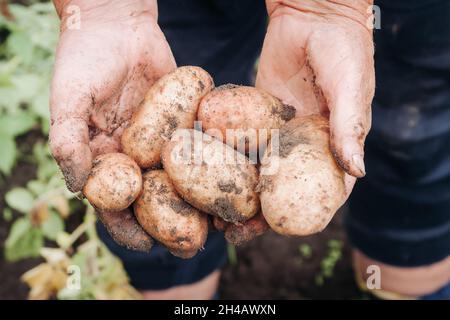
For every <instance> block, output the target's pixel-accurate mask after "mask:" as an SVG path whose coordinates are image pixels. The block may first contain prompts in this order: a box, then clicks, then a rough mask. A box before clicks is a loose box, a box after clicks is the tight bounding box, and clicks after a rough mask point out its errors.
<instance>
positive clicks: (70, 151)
mask: <svg viewBox="0 0 450 320" xmlns="http://www.w3.org/2000/svg"><path fill="white" fill-rule="evenodd" d="M68 71H69V70H67V67H64V66H61V68H59V69H58V65H57V66H56V68H55V74H54V77H53V83H52V93H51V100H50V110H51V124H50V133H49V136H50V148H51V150H52V154H53V156H54V158H55V160H56V161H57V162H58V165H59V166H60V168H61V171H62V172H63V174H64V178H65V180H66V184H67V187H68V188H69V190H70V191H72V192H78V191H80V190H81V189H82V188H83V186H84V184H85V182H86V179H87V177H88V175H89V173H90V171H91V163H92V155H91V150H90V148H89V129H88V119H89V111H88V110H89V108H90V107H91V105H92V99H91V97H90V95H89V93H88V91H87V89H85V88H84V86H81V85H79V86H77V85H76V83H77V79H74V78H73V77H71V76H70V72H68Z"/></svg>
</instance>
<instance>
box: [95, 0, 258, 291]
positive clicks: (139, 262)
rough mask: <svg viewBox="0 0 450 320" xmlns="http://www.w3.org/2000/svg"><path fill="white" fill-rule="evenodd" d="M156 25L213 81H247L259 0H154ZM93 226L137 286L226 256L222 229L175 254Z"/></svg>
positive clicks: (165, 284) (180, 60) (204, 267)
mask: <svg viewBox="0 0 450 320" xmlns="http://www.w3.org/2000/svg"><path fill="white" fill-rule="evenodd" d="M158 6H159V25H160V26H161V29H162V30H163V32H164V34H165V36H166V38H167V40H168V42H169V44H170V46H171V48H172V51H173V54H174V56H175V59H176V61H177V64H178V65H179V66H182V65H196V66H201V67H203V68H205V69H206V70H207V71H208V72H210V73H211V75H212V76H213V78H214V81H215V83H216V85H220V84H225V83H236V84H246V85H248V84H251V83H252V79H253V70H254V64H255V60H256V58H257V56H258V55H259V52H260V50H261V47H262V42H263V38H264V34H265V26H266V11H265V6H264V1H261V0H245V1H242V0H163V1H159V2H158ZM97 230H98V232H99V235H100V237H101V239H102V240H103V241H104V242H105V244H106V245H107V246H108V248H109V249H110V250H111V251H112V252H113V253H114V254H115V255H116V256H118V257H119V258H120V259H121V260H122V262H123V264H124V267H125V269H126V271H127V272H128V275H129V277H130V280H131V283H132V285H133V286H135V287H136V288H138V289H142V290H158V289H166V288H170V287H174V286H178V285H183V284H190V283H195V282H197V281H199V280H201V279H203V278H204V277H206V276H207V275H209V274H211V273H212V272H213V271H215V270H217V269H219V268H221V267H222V266H223V265H224V264H225V262H226V259H227V251H226V241H225V239H224V237H223V234H222V233H219V232H212V233H210V234H209V237H208V240H207V241H206V244H205V248H204V250H202V251H200V252H199V253H198V254H197V255H196V256H195V257H193V258H192V259H188V260H185V259H180V258H177V257H174V256H173V255H172V254H170V253H169V252H168V251H167V250H166V249H165V248H164V247H163V246H161V245H159V244H156V245H155V246H154V247H153V248H152V250H151V252H150V253H148V254H146V253H140V252H135V251H130V250H127V249H125V248H123V247H121V246H119V245H117V244H116V243H115V242H114V241H113V240H112V239H111V237H110V236H109V234H108V233H107V231H106V230H105V228H104V227H103V225H101V224H98V226H97Z"/></svg>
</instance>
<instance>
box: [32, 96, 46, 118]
mask: <svg viewBox="0 0 450 320" xmlns="http://www.w3.org/2000/svg"><path fill="white" fill-rule="evenodd" d="M49 99H50V98H49V92H48V90H43V91H42V92H41V93H39V94H38V95H37V96H36V97H35V98H34V99H33V102H32V108H33V111H34V112H35V113H36V114H37V115H38V116H39V117H40V118H42V119H47V118H50V109H49Z"/></svg>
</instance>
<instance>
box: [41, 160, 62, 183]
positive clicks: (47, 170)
mask: <svg viewBox="0 0 450 320" xmlns="http://www.w3.org/2000/svg"><path fill="white" fill-rule="evenodd" d="M58 171H59V169H58V165H57V164H56V162H55V161H54V160H52V159H48V160H46V161H44V162H40V163H39V167H38V169H37V176H38V179H39V180H41V181H46V180H48V179H49V178H51V177H52V176H53V175H55V174H56V173H58Z"/></svg>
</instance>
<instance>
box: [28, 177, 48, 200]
mask: <svg viewBox="0 0 450 320" xmlns="http://www.w3.org/2000/svg"><path fill="white" fill-rule="evenodd" d="M27 189H29V190H30V191H31V192H33V194H34V195H35V196H39V195H40V194H42V193H44V192H45V191H46V190H47V187H46V185H45V183H43V182H42V181H39V180H30V181H28V183H27Z"/></svg>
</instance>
